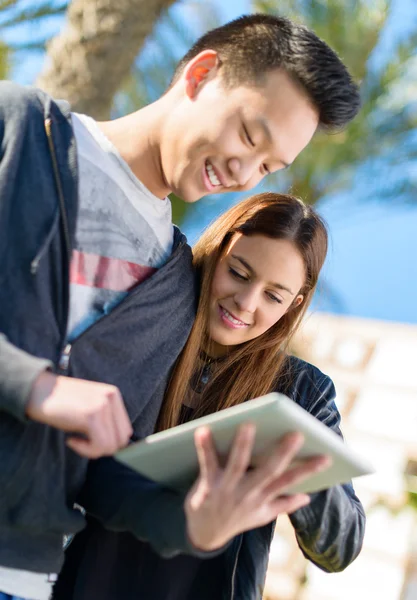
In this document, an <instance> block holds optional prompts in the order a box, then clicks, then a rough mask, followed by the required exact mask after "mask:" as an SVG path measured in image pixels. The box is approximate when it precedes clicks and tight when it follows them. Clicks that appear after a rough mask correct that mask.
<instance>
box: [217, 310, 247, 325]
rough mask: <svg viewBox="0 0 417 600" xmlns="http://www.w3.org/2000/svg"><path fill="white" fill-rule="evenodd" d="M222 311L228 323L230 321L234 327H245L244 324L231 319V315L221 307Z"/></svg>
mask: <svg viewBox="0 0 417 600" xmlns="http://www.w3.org/2000/svg"><path fill="white" fill-rule="evenodd" d="M222 309H223V314H224V316H225V317H226V319H227V320H228V321H231V322H232V323H234V324H235V325H246V323H244V322H243V321H238V320H237V319H235V318H234V317H232V315H231V314H230V313H229V312H227V310H226V309H225V308H223V307H222Z"/></svg>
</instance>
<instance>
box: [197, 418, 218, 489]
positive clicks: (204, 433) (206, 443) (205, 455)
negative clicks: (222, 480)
mask: <svg viewBox="0 0 417 600" xmlns="http://www.w3.org/2000/svg"><path fill="white" fill-rule="evenodd" d="M194 443H195V448H196V451H197V458H198V464H199V466H200V478H201V479H203V480H204V481H205V482H206V483H207V484H208V485H211V484H212V483H213V481H214V478H215V476H216V474H217V472H218V469H219V460H218V458H217V452H216V449H215V447H214V443H213V438H212V435H211V431H210V429H208V427H199V428H198V429H197V430H196V431H195V433H194Z"/></svg>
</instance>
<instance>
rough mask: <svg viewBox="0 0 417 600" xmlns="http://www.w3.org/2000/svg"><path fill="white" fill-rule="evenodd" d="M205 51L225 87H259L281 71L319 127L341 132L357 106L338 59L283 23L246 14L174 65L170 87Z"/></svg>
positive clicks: (311, 37)
mask: <svg viewBox="0 0 417 600" xmlns="http://www.w3.org/2000/svg"><path fill="white" fill-rule="evenodd" d="M203 50H215V51H216V52H217V53H218V56H219V59H220V72H221V75H222V80H223V83H224V85H225V86H226V87H229V88H230V87H234V86H237V85H245V84H249V85H259V84H261V83H262V81H263V79H264V76H265V75H266V74H267V73H268V72H269V71H272V70H273V69H278V68H281V69H283V70H284V71H285V72H286V73H288V74H289V75H290V76H291V77H292V78H293V80H295V81H296V82H298V84H300V85H301V87H302V88H303V89H304V91H305V92H306V94H307V96H308V97H309V98H310V100H311V101H312V103H313V104H314V106H315V107H316V108H317V110H318V112H319V121H320V125H321V126H322V127H323V128H326V129H340V128H342V127H343V126H345V125H346V124H347V123H348V122H349V121H350V120H351V119H353V118H354V117H355V115H356V114H357V112H358V110H359V107H360V98H359V92H358V87H357V86H356V84H355V83H354V82H353V80H352V77H351V76H350V74H349V72H348V70H347V68H346V67H345V65H344V64H343V63H342V61H341V60H340V58H339V57H338V56H337V54H336V53H335V52H334V51H333V50H332V49H331V48H330V47H329V46H328V45H327V44H326V43H325V42H324V41H323V40H321V39H320V38H319V37H317V35H316V34H315V33H313V32H312V31H310V30H309V29H307V27H304V26H302V25H298V24H296V23H294V22H293V21H290V20H289V19H287V18H283V17H277V16H272V15H264V14H253V15H245V16H242V17H239V18H238V19H235V20H234V21H230V22H229V23H226V25H223V26H222V27H218V28H216V29H213V30H211V31H208V32H207V33H205V34H204V35H203V36H202V37H200V38H199V39H198V40H197V42H196V43H195V44H194V45H193V46H192V48H191V49H190V50H189V51H188V52H187V54H186V55H185V56H184V57H183V58H182V59H181V61H180V62H179V63H178V65H177V68H176V70H175V73H174V77H173V79H172V82H171V85H173V84H174V83H175V82H176V81H177V80H178V79H179V77H180V76H181V74H182V72H183V70H184V67H185V66H186V64H187V63H188V62H189V61H190V60H191V59H193V58H194V57H195V56H197V54H199V53H200V52H202V51H203Z"/></svg>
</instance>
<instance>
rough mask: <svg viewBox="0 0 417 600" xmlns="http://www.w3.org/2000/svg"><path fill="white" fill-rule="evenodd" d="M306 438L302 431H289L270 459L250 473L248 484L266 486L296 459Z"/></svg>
mask: <svg viewBox="0 0 417 600" xmlns="http://www.w3.org/2000/svg"><path fill="white" fill-rule="evenodd" d="M303 443H304V438H303V436H302V434H301V433H297V432H295V433H288V434H286V435H284V436H283V437H282V438H281V440H280V441H279V443H278V445H277V447H276V449H275V450H274V451H273V452H272V454H271V456H270V457H269V458H268V460H267V461H266V462H265V463H264V464H263V465H261V466H259V467H257V468H256V469H255V470H254V471H253V472H252V473H250V474H249V475H248V484H249V486H250V487H252V488H264V487H266V486H268V485H269V484H270V483H271V482H272V481H273V480H276V479H277V477H279V476H280V475H281V474H282V473H284V472H285V471H286V470H287V468H288V465H289V464H290V463H291V461H292V460H293V459H294V457H295V456H296V454H297V453H298V451H299V450H300V448H301V446H302V445H303Z"/></svg>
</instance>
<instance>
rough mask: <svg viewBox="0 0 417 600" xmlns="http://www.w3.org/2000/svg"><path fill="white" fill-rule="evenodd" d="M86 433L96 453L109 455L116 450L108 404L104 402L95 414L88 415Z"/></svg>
mask: <svg viewBox="0 0 417 600" xmlns="http://www.w3.org/2000/svg"><path fill="white" fill-rule="evenodd" d="M87 435H88V438H89V440H90V443H91V446H92V447H93V448H95V449H96V450H97V454H98V455H100V456H106V455H110V454H113V452H114V451H115V450H116V448H117V443H116V437H115V432H114V427H113V419H112V414H111V407H110V405H109V404H106V405H105V406H104V407H103V408H102V409H101V410H100V412H98V413H97V414H95V415H91V416H90V418H89V420H88V431H87Z"/></svg>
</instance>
